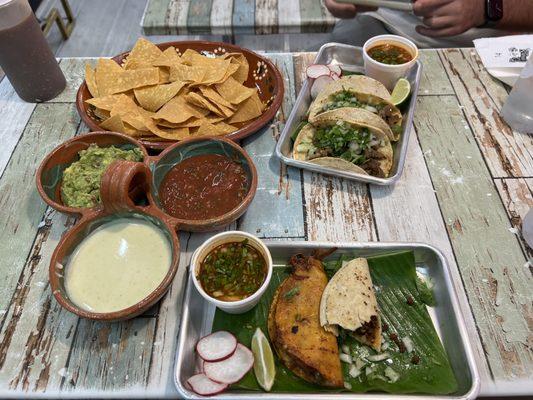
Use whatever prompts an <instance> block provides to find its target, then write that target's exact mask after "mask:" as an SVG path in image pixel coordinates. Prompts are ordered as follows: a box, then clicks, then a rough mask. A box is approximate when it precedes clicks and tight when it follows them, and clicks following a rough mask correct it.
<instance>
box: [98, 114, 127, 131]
mask: <svg viewBox="0 0 533 400" xmlns="http://www.w3.org/2000/svg"><path fill="white" fill-rule="evenodd" d="M100 128H102V129H104V130H106V131H113V132H120V133H126V129H125V128H124V123H123V122H122V119H121V118H120V115H113V116H112V117H109V118H108V119H106V120H105V121H102V122H101V123H100Z"/></svg>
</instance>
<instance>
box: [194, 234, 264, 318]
mask: <svg viewBox="0 0 533 400" xmlns="http://www.w3.org/2000/svg"><path fill="white" fill-rule="evenodd" d="M244 239H248V244H249V245H250V246H252V247H253V248H254V249H256V250H257V251H258V252H259V254H260V255H261V256H262V257H263V258H264V260H265V262H266V265H267V276H266V278H265V281H264V282H263V284H262V285H261V286H260V287H259V289H257V291H256V292H255V293H254V294H252V295H251V296H249V297H247V298H245V299H242V300H238V301H222V300H217V299H215V298H213V297H211V296H209V295H208V294H207V293H206V292H205V291H204V289H203V288H202V284H201V283H200V282H199V281H198V277H197V274H198V273H199V271H200V265H201V263H202V261H203V260H204V258H205V257H207V255H208V254H209V252H211V250H213V249H215V248H216V247H218V246H220V245H223V244H225V243H231V242H241V241H243V240H244ZM273 266H274V265H273V263H272V256H271V255H270V251H269V250H268V247H266V245H265V244H264V243H263V241H262V240H261V239H259V238H258V237H256V236H254V235H251V234H249V233H247V232H241V231H228V232H222V233H219V234H218V235H215V236H213V237H211V238H210V239H208V240H206V241H205V242H204V243H203V244H202V245H201V246H200V247H198V248H197V249H196V251H195V252H194V253H193V255H192V258H191V274H192V281H193V283H194V286H195V287H196V290H198V293H200V295H201V296H202V297H203V298H204V299H206V300H207V301H208V302H210V303H211V304H213V305H215V306H216V307H218V308H220V309H221V310H222V311H225V312H227V313H230V314H242V313H245V312H246V311H249V310H251V309H252V308H254V307H255V306H256V305H257V303H259V300H260V299H261V296H262V295H263V293H265V291H266V290H267V288H268V285H269V284H270V279H271V278H272V268H273Z"/></svg>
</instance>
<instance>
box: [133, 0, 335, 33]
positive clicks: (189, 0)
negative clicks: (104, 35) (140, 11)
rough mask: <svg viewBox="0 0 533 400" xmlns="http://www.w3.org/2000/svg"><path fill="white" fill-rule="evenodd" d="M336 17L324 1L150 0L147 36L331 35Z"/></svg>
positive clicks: (145, 25)
mask: <svg viewBox="0 0 533 400" xmlns="http://www.w3.org/2000/svg"><path fill="white" fill-rule="evenodd" d="M334 25H335V18H334V17H333V16H332V15H331V14H330V13H329V12H328V10H327V9H326V7H325V6H324V5H323V4H322V1H321V0H294V1H288V0H279V1H278V0H258V1H254V0H194V1H193V0H148V3H147V5H146V9H145V11H144V15H143V19H142V22H141V26H142V28H143V33H144V34H145V35H187V34H193V35H242V34H258V35H261V34H272V33H310V32H328V31H330V30H332V29H333V26H334Z"/></svg>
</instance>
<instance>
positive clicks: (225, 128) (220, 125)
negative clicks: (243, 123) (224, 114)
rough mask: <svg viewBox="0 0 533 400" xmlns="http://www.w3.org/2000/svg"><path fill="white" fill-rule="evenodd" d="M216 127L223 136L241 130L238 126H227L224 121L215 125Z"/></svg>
mask: <svg viewBox="0 0 533 400" xmlns="http://www.w3.org/2000/svg"><path fill="white" fill-rule="evenodd" d="M215 126H216V128H217V129H218V130H219V131H221V132H222V133H223V134H228V133H231V132H235V131H236V130H238V129H239V128H237V127H236V126H233V125H230V124H226V123H225V122H224V121H220V122H217V123H215Z"/></svg>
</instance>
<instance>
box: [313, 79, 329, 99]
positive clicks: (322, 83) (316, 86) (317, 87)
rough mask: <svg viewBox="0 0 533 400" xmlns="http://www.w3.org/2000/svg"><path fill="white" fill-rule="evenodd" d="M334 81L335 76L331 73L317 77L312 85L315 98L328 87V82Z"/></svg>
mask: <svg viewBox="0 0 533 400" xmlns="http://www.w3.org/2000/svg"><path fill="white" fill-rule="evenodd" d="M331 82H333V78H332V77H331V76H329V75H322V76H319V77H318V78H316V79H315V81H314V82H313V85H312V86H311V97H312V98H313V99H314V98H316V96H318V94H319V93H320V92H321V91H322V90H323V89H324V88H325V87H326V85H327V84H328V83H331Z"/></svg>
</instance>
